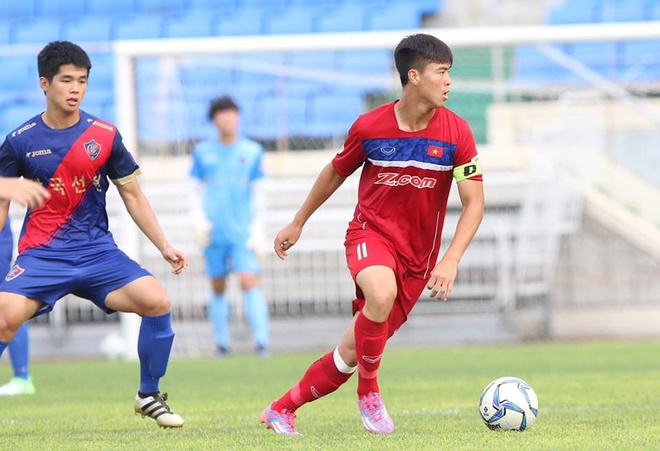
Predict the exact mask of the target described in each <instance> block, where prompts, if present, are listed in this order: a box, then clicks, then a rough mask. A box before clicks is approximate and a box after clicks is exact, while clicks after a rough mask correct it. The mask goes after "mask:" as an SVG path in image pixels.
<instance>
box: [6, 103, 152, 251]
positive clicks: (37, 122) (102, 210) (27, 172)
mask: <svg viewBox="0 0 660 451" xmlns="http://www.w3.org/2000/svg"><path fill="white" fill-rule="evenodd" d="M139 170H140V169H139V167H138V165H137V164H136V163H135V160H134V159H133V156H132V155H131V154H130V153H129V152H128V150H127V149H126V147H125V146H124V144H123V142H122V139H121V135H120V134H119V132H118V131H117V128H116V127H115V126H114V125H112V124H109V123H107V122H103V121H101V120H99V119H97V118H96V117H94V116H91V115H89V114H87V113H85V112H84V111H80V121H79V122H78V123H76V124H75V125H73V126H71V127H69V128H65V129H52V128H50V127H48V126H47V125H46V124H45V123H44V122H43V120H42V118H41V115H40V114H39V115H37V116H35V117H33V118H31V119H30V120H28V121H27V122H25V123H23V124H22V125H21V126H20V127H18V128H17V129H16V130H14V131H13V132H11V133H10V134H8V135H7V137H6V138H5V141H4V143H3V144H2V147H0V176H4V177H18V176H23V177H25V178H27V179H32V180H37V181H39V182H40V183H41V184H42V185H43V186H44V187H46V188H47V189H48V191H49V192H50V194H51V197H50V199H48V201H47V202H46V204H45V205H44V206H42V207H38V208H35V209H33V210H28V211H27V212H26V215H25V220H24V221H23V227H22V229H21V233H20V236H19V241H18V252H19V254H22V253H23V252H25V251H28V250H30V253H31V254H32V255H35V256H41V257H46V258H47V257H50V256H51V255H52V251H57V252H58V257H61V256H62V255H65V256H66V255H67V254H68V255H75V256H79V255H80V254H84V253H87V252H94V253H98V252H102V251H104V250H106V249H115V248H116V247H117V246H116V244H115V242H114V239H113V237H112V234H111V233H110V231H109V230H108V216H107V212H106V198H105V196H106V192H107V190H108V187H109V181H108V179H110V180H112V181H113V182H114V183H117V184H121V183H123V182H124V181H125V179H126V178H128V177H130V176H132V175H133V174H137V173H139Z"/></svg>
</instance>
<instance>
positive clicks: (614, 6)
mask: <svg viewBox="0 0 660 451" xmlns="http://www.w3.org/2000/svg"><path fill="white" fill-rule="evenodd" d="M650 4H651V2H649V5H650ZM647 18H648V15H647V0H615V1H609V2H604V3H603V21H604V22H630V21H635V22H636V21H644V20H647Z"/></svg>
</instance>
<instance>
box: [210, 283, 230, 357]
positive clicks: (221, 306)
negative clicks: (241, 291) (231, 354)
mask: <svg viewBox="0 0 660 451" xmlns="http://www.w3.org/2000/svg"><path fill="white" fill-rule="evenodd" d="M208 315H209V320H210V321H211V325H212V326H213V332H214V333H215V343H216V344H217V345H218V346H219V347H220V348H224V349H229V302H227V298H226V297H225V296H224V295H223V294H214V295H213V297H212V298H211V302H210V303H209V309H208Z"/></svg>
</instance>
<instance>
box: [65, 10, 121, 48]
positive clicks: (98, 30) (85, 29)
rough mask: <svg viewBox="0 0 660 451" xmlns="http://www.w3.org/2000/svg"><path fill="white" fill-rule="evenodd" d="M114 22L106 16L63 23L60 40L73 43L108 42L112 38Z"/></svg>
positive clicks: (89, 17) (88, 17)
mask: <svg viewBox="0 0 660 451" xmlns="http://www.w3.org/2000/svg"><path fill="white" fill-rule="evenodd" d="M114 20H115V19H114V18H112V17H106V16H87V17H84V18H82V19H78V20H75V21H65V22H64V25H63V27H62V38H64V39H67V40H69V41H73V42H85V41H87V42H89V41H108V40H110V38H111V37H112V30H113V25H114V24H113V21H114Z"/></svg>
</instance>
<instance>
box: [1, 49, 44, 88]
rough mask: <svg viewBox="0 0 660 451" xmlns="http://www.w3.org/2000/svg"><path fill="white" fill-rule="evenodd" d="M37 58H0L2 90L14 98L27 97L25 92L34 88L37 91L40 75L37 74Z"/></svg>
mask: <svg viewBox="0 0 660 451" xmlns="http://www.w3.org/2000/svg"><path fill="white" fill-rule="evenodd" d="M36 66H37V62H36V57H33V56H5V57H2V58H0V67H2V70H0V89H1V90H2V91H6V92H8V93H11V94H12V95H13V96H14V97H17V96H18V97H20V96H22V95H26V94H27V93H26V92H25V91H27V90H28V88H29V87H31V86H34V88H35V89H34V90H35V91H37V90H38V89H39V88H38V79H39V75H38V74H37V69H36Z"/></svg>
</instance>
